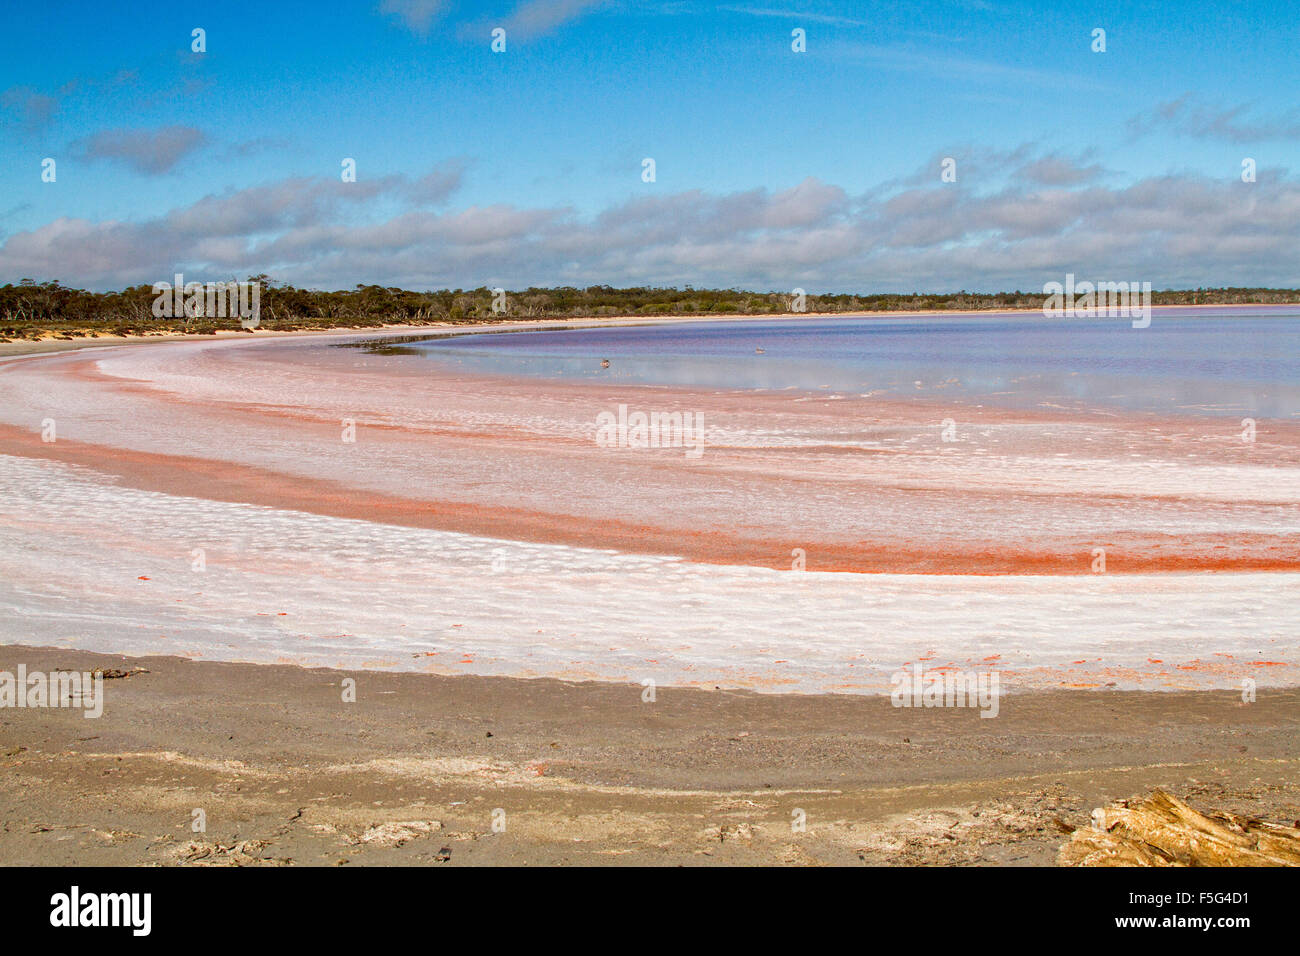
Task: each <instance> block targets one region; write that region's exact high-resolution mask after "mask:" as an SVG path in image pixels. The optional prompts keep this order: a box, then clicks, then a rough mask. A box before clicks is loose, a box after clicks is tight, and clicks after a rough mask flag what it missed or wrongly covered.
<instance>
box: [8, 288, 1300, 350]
mask: <svg viewBox="0 0 1300 956" xmlns="http://www.w3.org/2000/svg"><path fill="white" fill-rule="evenodd" d="M1273 305H1275V304H1274V303H1214V304H1207V305H1153V306H1151V311H1152V312H1153V313H1155V312H1159V311H1164V310H1168V309H1262V308H1269V307H1272V306H1273ZM1276 306H1277V307H1280V308H1294V307H1300V301H1298V302H1287V303H1277V304H1276ZM980 315H1018V316H1031V315H1039V316H1042V315H1043V310H1042V309H962V310H956V309H954V310H945V311H940V312H923V311H908V310H904V311H887V312H789V313H776V314H752V315H730V314H725V313H724V314H719V315H710V314H707V313H704V314H700V315H684V316H670V317H664V316H632V315H616V316H575V317H572V318H564V319H561V318H544V319H502V320H500V321H496V320H492V321H488V322H483V323H476V324H473V325H467V324H465V323H455V322H445V323H427V324H423V325H380V326H334V327H331V328H325V329H293V330H285V331H280V330H277V329H258V330H255V331H252V332H249V331H245V330H243V329H223V330H221V331H218V332H216V333H215V334H213V335H203V334H197V333H187V332H178V331H170V330H169V331H165V332H155V333H148V334H142V335H99V336H96V337H94V338H86V339H82V338H77V339H74V340H72V341H66V340H62V339H59V338H57V337H56V336H57V335H58V334H59V333H56V332H54V331H52V330H46V331H45V333H44V336H43V337H42V338H41V339H38V340H34V341H29V340H13V341H8V342H0V361H3V360H4V359H6V358H9V357H13V356H19V355H45V354H51V353H55V352H65V351H73V350H78V349H86V348H110V347H115V346H118V345H131V344H136V343H158V342H163V341H171V342H211V341H216V340H223V339H232V338H234V339H244V340H247V341H251V340H253V339H254V338H257V337H261V338H267V337H275V338H284V337H289V336H301V337H319V336H326V335H357V336H364V335H366V334H367V333H370V332H373V333H375V334H376V335H378V336H385V337H386V336H389V335H412V334H414V335H418V334H420V333H421V332H424V331H430V330H434V331H436V332H437V333H439V334H447V335H473V334H475V333H477V332H504V331H528V330H530V329H539V328H569V327H572V328H605V327H611V328H613V327H619V326H634V325H680V324H690V323H695V322H756V321H757V322H763V321H766V322H783V321H789V322H796V321H802V320H805V319H834V318H845V319H857V318H862V319H866V318H882V319H899V318H918V319H921V318H943V317H946V316H953V317H957V318H964V317H971V316H980ZM1044 317H1045V316H1044ZM1083 321H1086V320H1083ZM65 334H66V333H65Z"/></svg>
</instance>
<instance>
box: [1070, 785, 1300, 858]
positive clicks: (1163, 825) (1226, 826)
mask: <svg viewBox="0 0 1300 956" xmlns="http://www.w3.org/2000/svg"><path fill="white" fill-rule="evenodd" d="M1059 862H1060V863H1061V865H1062V866H1300V829H1297V828H1296V827H1289V826H1282V825H1280V824H1276V823H1264V822H1262V821H1259V820H1252V819H1249V818H1246V817H1238V816H1235V815H1233V814H1230V813H1211V814H1210V815H1208V816H1207V815H1205V814H1201V813H1198V812H1197V811H1195V810H1193V809H1192V808H1191V807H1189V806H1188V805H1187V804H1185V803H1183V802H1182V801H1181V800H1179V799H1178V798H1177V797H1173V796H1170V795H1169V794H1168V793H1165V792H1164V791H1163V790H1157V791H1155V792H1154V793H1153V794H1151V796H1150V797H1148V798H1146V799H1134V800H1120V801H1118V802H1116V803H1112V804H1110V805H1109V806H1106V807H1099V808H1098V809H1096V810H1094V811H1092V826H1090V827H1080V828H1079V829H1077V830H1075V831H1074V834H1073V836H1072V837H1071V838H1070V842H1068V843H1066V844H1065V846H1063V847H1061V854H1060V859H1059Z"/></svg>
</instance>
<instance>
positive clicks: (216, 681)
mask: <svg viewBox="0 0 1300 956" xmlns="http://www.w3.org/2000/svg"><path fill="white" fill-rule="evenodd" d="M20 662H22V663H26V664H27V665H28V667H29V668H31V669H37V668H43V669H46V670H50V669H54V668H68V669H83V670H84V669H89V668H93V667H111V668H119V669H133V668H135V667H144V668H146V669H147V672H145V673H137V674H135V675H134V676H130V677H125V678H120V679H116V680H111V681H107V682H105V691H104V693H105V708H104V715H103V716H102V717H101V718H99V719H97V720H86V719H83V717H82V716H81V714H80V712H79V711H76V710H44V711H36V710H11V711H5V712H4V715H3V721H2V722H0V765H3V768H4V773H3V774H0V802H2V811H3V832H2V833H0V851H2V853H3V859H4V862H6V863H8V864H47V865H48V864H70V863H77V864H80V865H90V866H97V865H110V864H132V865H134V864H146V865H175V864H188V865H284V864H297V865H317V866H331V865H343V864H347V865H363V864H394V865H428V864H439V865H448V866H451V865H459V864H468V865H473V864H485V865H491V864H497V865H501V864H506V865H548V864H550V865H562V864H584V865H629V864H641V865H706V864H739V865H862V864H869V865H881V864H890V865H899V864H907V865H918V864H924V865H1049V866H1050V865H1052V864H1054V863H1055V861H1056V855H1057V853H1058V852H1059V848H1060V846H1061V845H1062V844H1063V843H1064V842H1065V840H1066V839H1067V836H1066V833H1065V831H1066V830H1067V829H1069V828H1072V827H1078V826H1083V825H1086V824H1087V822H1088V817H1089V814H1090V812H1091V810H1092V809H1093V808H1094V807H1097V806H1101V805H1103V804H1105V803H1106V802H1108V801H1110V800H1112V799H1116V798H1120V797H1126V796H1129V795H1132V794H1136V793H1144V792H1147V791H1149V790H1150V789H1152V788H1155V787H1163V788H1166V789H1168V790H1170V791H1171V792H1173V793H1176V794H1178V795H1179V796H1180V797H1182V798H1184V799H1187V800H1189V801H1190V802H1191V803H1193V804H1194V805H1197V806H1207V807H1217V808H1221V809H1226V810H1230V811H1231V812H1235V813H1240V814H1243V815H1247V816H1251V817H1256V818H1261V819H1266V820H1275V821H1279V822H1290V821H1292V820H1293V819H1294V818H1295V817H1296V816H1297V814H1300V783H1298V781H1300V774H1298V773H1297V769H1298V767H1297V762H1298V761H1300V756H1298V755H1297V753H1296V747H1295V740H1296V733H1297V730H1298V729H1300V706H1298V705H1300V694H1298V693H1297V692H1296V691H1295V690H1286V691H1276V692H1268V693H1261V694H1260V696H1259V698H1258V700H1257V701H1256V702H1254V703H1252V704H1249V705H1246V704H1243V703H1242V702H1241V700H1240V697H1239V695H1237V694H1233V693H1232V692H1181V693H1178V692H1175V693H1125V692H1087V693H1080V692H1070V691H1055V692H1034V693H1027V694H1023V695H1018V696H1016V697H1015V698H1014V699H1012V700H1009V701H1008V702H1006V704H1005V706H1004V708H1003V711H1002V713H1001V714H1000V716H999V717H998V719H997V720H982V719H980V717H979V716H978V714H977V713H975V712H972V711H962V710H957V709H942V708H940V709H933V710H900V709H897V708H893V707H891V706H890V705H889V702H888V700H887V699H886V698H881V697H867V696H862V695H829V696H827V695H818V696H802V695H775V694H754V693H748V692H729V691H725V690H701V689H661V690H660V692H659V694H658V697H657V700H656V701H655V702H654V703H645V702H643V701H642V699H641V696H640V694H641V689H640V688H639V687H628V686H619V685H614V684H609V683H570V682H561V681H555V680H513V679H507V678H479V677H455V678H445V677H436V676H428V675H418V674H378V673H376V674H359V675H357V676H358V678H359V679H358V683H357V696H356V702H355V703H343V702H342V699H341V698H342V694H341V681H342V678H343V676H344V675H342V674H341V673H339V672H335V671H328V670H306V669H302V668H298V667H288V666H275V665H271V666H265V665H249V664H223V663H216V662H196V661H188V660H183V659H178V658H160V657H150V658H124V657H122V656H120V655H95V654H87V653H83V652H74V651H67V650H52V649H37V648H26V647H12V646H11V647H5V648H2V649H0V667H3V668H4V669H10V670H12V669H13V668H16V667H17V665H18V664H19V663H20ZM195 810H202V811H203V812H204V814H205V825H206V831H204V832H195V831H194V829H193V820H194V819H195V818H194V811H195ZM494 811H504V816H502V815H500V814H498V816H497V819H504V825H505V829H504V831H494V830H493V825H492V824H493V819H494V818H493V812H494ZM796 811H803V814H804V818H805V820H806V829H805V830H802V831H798V832H796V831H794V830H793V829H792V826H791V824H792V822H793V821H794V819H795V816H794V814H795V812H796Z"/></svg>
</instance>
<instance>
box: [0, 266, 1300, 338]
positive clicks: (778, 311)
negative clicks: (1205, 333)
mask: <svg viewBox="0 0 1300 956" xmlns="http://www.w3.org/2000/svg"><path fill="white" fill-rule="evenodd" d="M248 281H250V282H258V283H260V284H261V315H260V325H259V328H263V329H277V330H286V331H287V330H294V329H319V328H334V327H360V328H372V327H378V326H383V325H433V324H449V323H450V324H458V323H476V322H488V321H492V320H494V319H502V318H514V319H550V318H598V317H612V316H631V317H635V316H691V315H702V316H708V315H785V314H792V313H798V312H809V313H816V312H829V313H835V312H946V311H984V310H994V311H996V310H1003V309H1039V308H1042V304H1043V296H1042V295H1040V294H1037V293H1026V292H1020V291H1016V292H999V293H979V292H966V291H961V292H948V293H920V292H913V293H911V294H901V293H882V294H877V295H856V294H852V293H843V294H833V295H832V294H823V295H814V294H811V293H810V294H808V295H806V296H805V297H804V298H803V301H802V302H799V301H797V300H796V297H795V296H794V295H792V294H791V293H789V292H753V291H747V290H743V289H695V288H692V287H691V286H686V287H684V288H681V289H677V288H659V287H654V286H636V287H632V288H625V289H619V288H614V287H612V286H607V285H597V286H587V287H586V288H576V287H573V286H559V287H555V288H537V287H530V288H527V289H521V290H517V291H512V292H506V293H504V297H503V296H502V295H501V294H499V293H497V292H496V291H495V290H493V289H488V288H484V287H480V288H477V289H444V290H434V291H428V292H415V291H411V290H409V289H398V288H387V287H384V286H379V285H357V286H356V287H355V288H352V289H345V290H338V291H332V292H326V291H321V290H318V289H301V288H298V287H296V286H293V285H290V284H288V283H281V282H276V281H274V280H272V279H270V278H269V277H268V276H266V275H257V276H250V277H249V279H248ZM156 299H157V295H156V294H155V292H154V291H153V288H152V286H148V285H139V286H132V287H130V288H126V289H122V290H121V291H117V292H88V291H86V290H84V289H76V288H72V287H70V286H65V285H62V284H60V283H59V282H57V281H51V282H36V281H34V280H31V279H22V280H21V281H19V282H17V283H10V284H7V285H4V286H0V339H5V340H9V339H22V338H41V337H43V336H46V335H49V334H54V335H55V336H57V337H61V338H74V337H78V336H86V335H131V334H143V333H149V332H182V331H183V332H192V333H206V334H212V333H215V332H216V331H217V330H218V329H229V328H232V327H234V328H238V322H237V321H234V322H232V321H231V320H229V319H219V318H209V317H206V316H202V315H200V316H188V317H187V316H179V317H175V318H170V317H160V316H156V315H155V314H154V312H155V310H154V308H153V305H154V302H155V300H156ZM1152 301H1153V304H1155V305H1219V304H1223V305H1227V304H1282V303H1296V302H1300V290H1296V289H1264V288H1220V289H1212V288H1207V289H1186V290H1167V291H1160V292H1155V293H1154V295H1153V297H1152ZM494 305H495V306H497V307H498V308H497V309H494ZM801 305H802V308H800V307H799V306H801ZM501 306H504V309H505V311H504V313H501V312H500V309H499V307H501Z"/></svg>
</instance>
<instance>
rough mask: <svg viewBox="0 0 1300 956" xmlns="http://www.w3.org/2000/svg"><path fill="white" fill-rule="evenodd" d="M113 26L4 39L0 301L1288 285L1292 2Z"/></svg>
mask: <svg viewBox="0 0 1300 956" xmlns="http://www.w3.org/2000/svg"><path fill="white" fill-rule="evenodd" d="M123 7H128V5H122V6H121V7H117V8H115V5H105V4H102V3H92V2H85V3H81V2H64V3H59V2H53V3H48V4H42V5H30V4H24V5H20V6H14V7H13V8H11V9H10V10H8V11H7V13H6V18H7V23H6V28H5V30H4V31H3V32H2V33H0V181H3V183H4V190H3V193H0V282H5V281H16V280H17V279H19V278H22V277H32V278H38V279H52V278H57V279H60V280H62V281H64V282H65V283H69V284H77V285H85V286H88V287H92V288H100V289H103V288H114V287H120V286H122V285H124V284H128V283H137V282H153V281H157V280H158V279H162V278H166V277H168V276H170V275H171V273H172V272H174V271H178V270H183V271H186V272H187V273H190V274H193V275H194V277H195V278H197V279H200V280H201V279H204V278H216V277H223V276H224V277H228V276H231V275H248V274H253V273H258V272H267V273H270V274H271V275H273V276H274V277H276V278H279V279H283V280H287V281H292V282H295V283H297V284H302V285H309V286H316V287H321V288H341V287H347V286H351V285H354V284H356V283H358V282H378V283H381V284H392V285H403V286H407V287H413V288H428V287H443V286H452V287H473V286H478V285H484V284H486V285H497V284H501V285H505V286H507V287H511V288H518V287H522V286H525V285H530V284H535V285H559V284H575V285H587V284H595V283H608V284H613V285H634V284H638V285H639V284H655V285H684V284H688V283H690V284H694V285H696V286H703V285H723V286H731V285H738V286H744V287H750V288H760V289H789V288H793V287H794V286H801V287H804V288H808V289H809V290H812V291H857V292H881V291H912V290H914V289H919V290H935V291H939V290H952V289H959V288H966V289H970V290H990V289H999V288H1012V287H1015V288H1024V289H1036V288H1039V287H1041V285H1042V283H1043V282H1045V281H1049V280H1051V279H1053V278H1059V277H1060V276H1061V275H1063V274H1064V273H1065V272H1066V271H1074V272H1076V273H1079V274H1081V275H1088V276H1092V277H1097V278H1107V279H1112V278H1113V279H1115V280H1122V279H1142V280H1148V281H1153V282H1154V283H1155V284H1156V286H1157V287H1158V288H1159V287H1163V286H1188V285H1190V286H1197V285H1223V284H1241V285H1254V284H1269V285H1287V286H1296V285H1300V180H1297V177H1296V174H1295V172H1294V170H1295V169H1296V168H1297V167H1300V163H1298V162H1297V159H1296V157H1297V150H1298V149H1300V96H1298V95H1297V93H1298V92H1300V65H1298V64H1300V58H1297V57H1296V55H1295V50H1296V49H1297V48H1298V44H1300V5H1297V4H1296V3H1294V0H1274V2H1265V0H1253V2H1252V0H1246V2H1240V0H1238V2H1231V3H1190V2H1189V3H1179V2H1165V3H1119V2H1111V3H1106V2H1100V3H1077V2H1071V0H1063V2H1057V3H1053V4H1050V5H1049V4H1028V3H1016V2H1010V0H989V2H984V0H964V2H963V0H952V2H938V0H935V2H924V3H912V4H906V3H896V2H890V3H875V2H858V3H841V2H817V0H801V2H793V0H792V2H787V3H782V2H778V0H754V2H753V3H746V2H744V0H740V2H735V3H721V4H719V3H699V2H694V0H679V2H662V3H655V2H647V3H630V2H618V0H608V2H584V0H508V2H504V3H494V2H485V3H462V2H456V0H364V2H350V0H344V2H338V3H331V4H329V5H317V4H307V3H286V4H277V3H274V2H262V3H246V2H240V0H223V2H213V3H175V2H173V3H163V2H138V3H133V4H130V5H129V12H124V9H123ZM322 11H323V12H322ZM498 26H499V27H502V28H503V29H505V30H506V51H505V52H504V53H493V52H492V51H491V49H490V46H489V44H490V42H491V36H490V34H491V30H492V29H493V28H494V27H498ZM196 27H200V28H203V29H204V30H205V31H206V45H207V50H206V52H204V53H201V54H199V53H194V52H192V50H191V42H192V41H191V31H192V30H193V29H194V28H196ZM795 28H801V29H803V30H805V31H806V43H807V50H806V52H803V53H795V52H794V51H792V49H791V31H792V30H793V29H795ZM1096 28H1101V29H1104V30H1105V31H1106V37H1105V39H1106V51H1105V52H1104V53H1097V52H1093V50H1092V49H1091V46H1092V44H1093V39H1092V31H1093V30H1094V29H1096ZM47 157H48V158H52V159H54V160H55V162H56V179H55V181H54V182H43V181H42V178H41V171H42V167H41V163H42V160H43V159H45V158H47ZM345 157H350V158H353V159H355V160H356V164H357V182H355V183H342V182H341V181H340V175H339V173H340V162H341V160H342V159H343V158H345ZM645 157H653V158H654V160H655V163H656V179H655V181H654V182H652V183H646V182H643V181H642V175H641V173H642V160H643V158H645ZM945 157H952V158H954V159H955V160H956V169H957V181H956V182H955V183H943V182H941V181H940V175H939V174H940V163H941V161H942V159H943V158H945ZM1248 157H1249V158H1251V159H1253V160H1254V161H1255V163H1256V167H1257V173H1256V179H1255V181H1254V182H1252V183H1244V182H1242V176H1241V174H1242V162H1243V160H1244V159H1245V158H1248Z"/></svg>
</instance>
